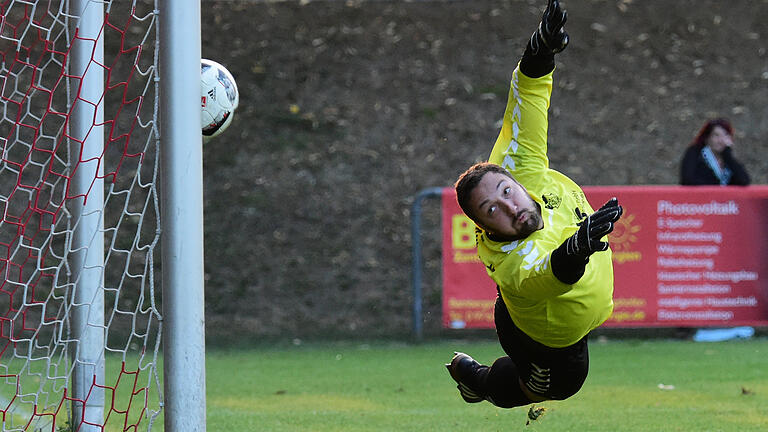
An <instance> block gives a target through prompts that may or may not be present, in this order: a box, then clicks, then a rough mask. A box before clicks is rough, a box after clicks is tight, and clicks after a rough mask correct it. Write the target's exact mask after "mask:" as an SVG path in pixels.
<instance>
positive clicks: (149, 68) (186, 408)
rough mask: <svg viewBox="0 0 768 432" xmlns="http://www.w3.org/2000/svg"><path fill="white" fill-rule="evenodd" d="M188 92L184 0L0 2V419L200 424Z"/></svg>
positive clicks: (8, 426)
mask: <svg viewBox="0 0 768 432" xmlns="http://www.w3.org/2000/svg"><path fill="white" fill-rule="evenodd" d="M199 92H200V4H199V0H35V1H27V0H21V1H19V0H14V1H9V2H0V108H2V116H0V274H2V280H0V429H1V430H3V431H52V432H64V431H89V432H90V431H113V430H115V431H141V430H146V431H151V430H160V429H164V430H166V431H204V430H205V428H206V415H205V409H206V405H205V342H204V341H205V337H204V295H203V294H204V286H203V271H204V269H203V231H202V227H203V224H202V222H203V217H202V213H203V211H202V208H203V205H202V136H201V131H200V108H199V104H200V100H199V99H198V97H199V96H196V95H198V94H199ZM160 263H162V266H161V265H160ZM160 281H162V284H160V283H158V282H160Z"/></svg>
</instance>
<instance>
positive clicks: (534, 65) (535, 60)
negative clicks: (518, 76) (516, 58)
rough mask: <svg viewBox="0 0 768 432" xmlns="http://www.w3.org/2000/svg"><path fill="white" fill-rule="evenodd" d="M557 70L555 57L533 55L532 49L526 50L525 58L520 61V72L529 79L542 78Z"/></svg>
mask: <svg viewBox="0 0 768 432" xmlns="http://www.w3.org/2000/svg"><path fill="white" fill-rule="evenodd" d="M553 70H555V55H554V54H552V53H549V54H539V55H534V54H532V53H531V49H530V47H528V48H526V50H525V54H523V58H522V59H520V72H522V73H523V74H524V75H525V76H527V77H529V78H541V77H543V76H544V75H547V74H548V73H550V72H552V71H553Z"/></svg>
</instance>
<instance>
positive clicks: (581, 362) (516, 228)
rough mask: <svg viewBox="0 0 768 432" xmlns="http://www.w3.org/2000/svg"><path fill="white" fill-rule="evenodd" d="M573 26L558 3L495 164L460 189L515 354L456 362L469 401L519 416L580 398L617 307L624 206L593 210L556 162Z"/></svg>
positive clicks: (473, 170) (523, 73) (523, 63)
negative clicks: (557, 86)
mask: <svg viewBox="0 0 768 432" xmlns="http://www.w3.org/2000/svg"><path fill="white" fill-rule="evenodd" d="M565 21H566V13H565V11H564V10H563V9H562V8H561V6H560V4H559V2H558V0H549V4H548V5H547V8H546V10H545V11H544V14H543V17H542V20H541V24H540V25H539V27H538V28H537V29H536V31H535V32H534V33H533V35H532V37H531V39H530V41H529V42H528V45H527V46H526V49H525V52H524V54H523V57H522V59H521V60H520V62H519V64H518V67H517V68H516V69H515V71H514V72H513V74H512V82H511V88H510V91H509V99H508V102H507V106H506V110H505V112H504V121H503V125H502V128H501V132H500V134H499V137H498V138H497V140H496V143H495V145H494V147H493V150H492V151H491V156H490V159H489V162H485V163H479V164H476V165H474V166H472V167H470V168H469V169H468V170H467V171H466V172H464V173H463V174H461V176H460V177H459V179H458V180H457V182H456V185H455V187H456V194H457V199H458V202H459V205H460V206H461V208H462V210H463V211H464V213H465V214H466V215H467V216H468V217H469V218H470V219H472V221H474V222H475V224H476V225H477V230H476V234H477V249H478V255H479V256H480V259H481V261H482V262H483V264H485V266H486V268H487V271H488V275H489V276H490V277H491V279H493V281H494V282H495V283H496V285H497V289H498V292H499V295H498V297H497V299H496V307H495V311H494V318H495V325H496V332H497V335H498V338H499V342H500V343H501V347H502V348H503V350H504V352H505V353H506V354H507V355H506V356H505V357H501V358H499V359H497V360H496V361H495V362H494V363H493V364H492V365H490V366H486V365H481V364H479V363H478V362H476V361H475V360H474V359H473V358H472V357H470V356H469V355H467V354H464V353H456V354H455V356H454V357H453V359H452V360H451V362H450V363H449V364H447V365H446V367H447V368H448V371H449V372H450V374H451V377H452V378H453V379H454V380H455V381H456V382H457V383H458V389H459V392H460V394H461V396H462V398H463V399H464V400H465V401H466V402H469V403H474V402H481V401H483V400H487V401H489V402H490V403H492V404H494V405H496V406H499V407H503V408H512V407H516V406H521V405H527V404H529V403H532V402H540V401H543V400H553V399H557V400H561V399H566V398H568V397H570V396H572V395H574V394H575V393H576V392H577V391H578V390H579V389H580V388H581V386H582V384H583V383H584V380H585V379H586V377H587V371H588V369H589V355H588V350H587V334H588V333H589V332H590V331H592V330H593V329H594V328H596V327H597V326H599V325H600V324H602V323H603V322H604V321H605V320H606V319H607V318H608V316H609V315H610V314H611V312H612V310H613V299H612V296H613V267H612V263H611V251H610V250H609V249H608V243H606V242H605V240H606V237H605V236H606V235H607V234H608V233H610V232H611V231H612V230H613V224H614V223H615V222H616V221H617V220H618V219H619V217H621V214H622V207H621V206H620V205H619V204H618V201H617V200H616V198H613V199H611V200H610V201H608V202H607V203H606V204H605V205H603V206H602V207H601V208H600V209H599V210H597V211H596V212H593V210H592V208H591V207H590V205H589V203H588V202H587V199H586V197H585V196H584V192H583V191H582V190H581V188H580V187H579V186H578V185H577V184H576V183H574V182H573V181H572V180H570V179H569V178H568V177H566V176H565V175H563V174H561V173H559V172H557V171H554V170H552V169H550V168H549V166H548V165H549V161H548V159H547V127H548V123H547V109H548V108H549V99H550V94H551V92H552V74H553V71H554V69H555V61H554V55H555V53H558V52H560V51H562V50H563V49H564V48H565V47H566V45H567V44H568V34H567V33H566V32H565V30H564V28H563V24H565ZM574 151H576V149H574Z"/></svg>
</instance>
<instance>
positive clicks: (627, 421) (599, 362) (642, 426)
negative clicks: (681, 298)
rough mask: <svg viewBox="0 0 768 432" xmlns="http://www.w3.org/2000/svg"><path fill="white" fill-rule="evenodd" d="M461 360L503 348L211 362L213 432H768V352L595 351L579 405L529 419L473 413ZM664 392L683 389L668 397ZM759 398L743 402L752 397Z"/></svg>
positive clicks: (221, 356) (674, 347)
mask: <svg viewBox="0 0 768 432" xmlns="http://www.w3.org/2000/svg"><path fill="white" fill-rule="evenodd" d="M454 350H461V351H465V352H467V353H469V354H471V355H472V356H474V357H475V358H476V359H477V360H479V361H481V362H486V363H488V362H491V361H493V360H494V359H495V358H496V357H497V356H499V355H501V351H500V348H498V345H497V343H495V342H493V341H484V342H467V341H455V342H439V343H427V344H423V345H396V344H387V343H375V344H371V345H363V344H352V343H338V344H327V345H324V346H321V345H302V346H296V347H282V348H274V349H253V350H230V351H221V350H211V351H210V352H209V353H208V355H207V360H206V361H207V423H208V424H207V429H208V431H235V430H237V431H245V430H251V431H256V430H258V431H377V432H379V431H516V430H520V431H578V432H582V431H590V432H595V431H596V432H600V431H611V432H614V431H627V432H631V431H638V432H648V431H681V432H682V431H685V432H688V431H740V432H742V431H765V430H766V428H768V340H765V339H754V340H749V341H732V342H721V343H694V342H682V341H666V340H665V341H608V342H604V343H601V342H598V341H593V342H591V344H590V351H591V371H590V376H589V378H588V379H587V383H586V384H585V386H584V388H582V390H581V392H579V393H578V394H577V395H576V396H574V397H572V398H570V399H568V400H566V401H559V402H544V403H543V404H540V405H537V406H544V407H545V408H547V411H546V413H545V415H544V416H543V417H541V418H540V419H539V420H537V421H535V422H532V423H531V425H530V426H526V424H525V423H526V420H527V416H526V413H527V409H528V408H527V407H524V408H515V409H511V410H509V409H507V410H505V409H499V408H496V407H493V406H492V405H490V404H488V403H481V404H473V405H469V404H466V403H464V402H463V401H462V400H461V398H460V397H459V395H458V392H457V390H456V389H455V386H454V384H453V381H452V380H451V379H450V377H449V376H448V373H447V372H446V370H445V368H444V367H443V364H444V363H445V362H447V361H448V360H450V357H451V355H452V353H453V351H454ZM659 384H663V385H665V386H674V389H667V390H665V389H661V388H659ZM745 392H746V393H748V394H744V393H745Z"/></svg>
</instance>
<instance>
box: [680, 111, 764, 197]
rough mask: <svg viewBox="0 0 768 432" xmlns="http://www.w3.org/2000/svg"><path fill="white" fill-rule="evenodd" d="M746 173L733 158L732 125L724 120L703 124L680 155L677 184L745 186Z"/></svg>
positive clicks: (742, 166)
mask: <svg viewBox="0 0 768 432" xmlns="http://www.w3.org/2000/svg"><path fill="white" fill-rule="evenodd" d="M749 183H750V179H749V174H747V171H746V170H745V169H744V165H742V164H741V162H739V161H737V160H736V158H734V157H733V126H731V123H730V122H729V121H728V120H726V119H722V118H719V119H713V120H709V121H707V122H706V123H704V126H703V127H702V128H701V130H700V131H699V133H698V134H697V135H696V138H694V140H693V142H691V144H690V145H689V146H688V149H687V150H686V151H685V154H684V155H683V160H682V163H681V164H680V184H681V185H684V186H703V185H721V186H730V185H736V186H747V185H748V184H749Z"/></svg>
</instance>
